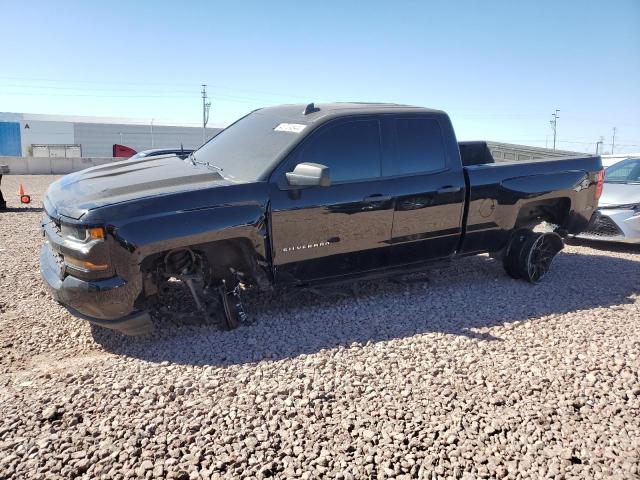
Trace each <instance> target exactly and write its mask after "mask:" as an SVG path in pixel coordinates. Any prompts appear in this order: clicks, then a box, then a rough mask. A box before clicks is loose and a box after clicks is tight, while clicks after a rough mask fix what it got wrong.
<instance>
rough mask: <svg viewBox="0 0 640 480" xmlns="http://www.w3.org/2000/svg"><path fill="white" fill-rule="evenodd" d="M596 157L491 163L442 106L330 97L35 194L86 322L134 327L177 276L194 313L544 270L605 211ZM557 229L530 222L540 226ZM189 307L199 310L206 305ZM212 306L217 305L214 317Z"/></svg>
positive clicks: (263, 114)
mask: <svg viewBox="0 0 640 480" xmlns="http://www.w3.org/2000/svg"><path fill="white" fill-rule="evenodd" d="M603 180H604V174H603V169H602V164H601V159H600V157H598V156H584V157H571V158H563V159H553V160H538V161H535V160H534V161H528V162H513V163H495V162H494V161H493V158H492V156H491V153H490V151H489V149H488V148H487V145H486V143H484V142H461V143H460V144H459V143H458V142H457V140H456V136H455V133H454V130H453V128H452V125H451V122H450V120H449V117H448V116H447V115H446V114H445V113H444V112H442V111H438V110H431V109H426V108H419V107H412V106H403V105H390V104H372V103H369V104H357V103H336V104H326V105H315V104H313V103H311V104H309V105H306V106H305V105H284V106H277V107H271V108H263V109H260V110H256V111H254V112H252V113H250V114H248V115H246V116H245V117H243V118H241V119H240V120H238V121H236V122H235V123H233V124H232V125H231V126H229V127H228V128H226V129H225V130H223V131H222V132H221V133H220V134H218V135H217V136H216V137H214V138H213V139H211V140H210V141H209V142H207V143H206V144H205V145H203V146H202V147H200V149H198V150H196V151H195V152H194V153H192V154H191V155H190V156H189V157H188V158H185V159H180V158H178V157H177V156H174V155H168V156H160V157H152V158H143V159H139V160H134V161H122V162H117V163H111V164H108V165H102V166H97V167H93V168H89V169H86V170H83V171H80V172H77V173H73V174H70V175H67V176H65V177H63V178H61V179H60V180H58V181H56V182H54V183H53V184H52V185H51V186H50V188H49V190H48V192H47V195H46V198H45V200H44V209H45V214H44V217H43V222H42V227H43V233H44V235H45V238H46V241H45V243H44V245H43V247H42V251H41V256H40V265H41V271H42V275H43V277H44V279H45V280H46V283H47V284H48V286H49V287H50V291H51V292H52V295H53V297H54V298H55V299H57V300H58V301H59V302H61V303H62V304H64V305H65V306H67V307H68V308H69V309H70V310H71V311H72V312H73V313H75V314H76V315H78V316H81V317H82V318H85V319H87V320H89V321H90V322H93V323H94V324H97V325H100V326H103V327H108V328H113V329H117V330H120V331H122V332H124V333H127V334H142V333H145V332H147V331H149V330H150V329H151V328H152V325H153V323H152V321H151V316H152V315H153V314H154V312H157V308H158V305H163V303H164V304H166V301H167V295H166V292H167V285H168V283H169V282H174V283H176V282H177V283H178V284H181V285H182V286H181V287H180V288H184V290H183V291H184V292H185V294H187V293H188V295H189V297H188V298H192V299H193V301H191V300H190V302H191V303H192V304H193V305H194V307H193V308H194V311H195V312H196V314H197V315H200V313H201V314H202V315H204V316H205V317H206V316H209V315H213V314H214V312H213V311H214V310H215V309H217V310H216V312H217V313H216V314H218V315H220V312H222V313H224V318H225V319H226V324H227V326H228V327H229V328H233V327H235V326H236V325H238V323H239V322H241V321H242V320H244V318H245V316H246V313H245V310H244V306H243V300H242V297H243V291H244V290H245V289H247V288H249V287H254V288H259V289H269V288H273V287H274V286H277V285H299V286H306V285H312V284H317V283H324V282H342V281H349V280H354V279H361V278H371V277H379V276H385V275H392V274H406V273H410V272H416V271H420V270H423V269H425V268H427V267H428V266H430V265H432V264H434V263H438V264H440V263H442V262H443V261H449V260H451V259H454V258H456V257H463V256H467V255H476V254H480V253H490V254H491V255H492V256H493V257H494V258H497V259H501V260H502V261H503V263H504V268H505V270H506V272H507V274H508V275H510V276H511V277H513V278H520V279H523V280H526V281H529V282H537V281H539V280H540V279H541V278H542V277H543V276H544V275H545V273H546V272H547V271H548V270H549V267H550V265H551V262H552V261H553V259H554V257H555V256H556V254H557V253H558V252H559V251H560V250H561V249H562V248H563V245H564V244H563V240H562V236H563V235H565V234H578V233H580V232H581V231H583V230H584V229H585V228H586V227H587V226H588V224H589V223H590V221H591V219H592V216H593V214H594V212H595V211H596V208H597V206H598V197H599V196H600V193H601V191H602V184H603ZM543 221H545V222H549V223H551V224H554V225H556V226H557V228H556V230H555V231H554V232H542V233H538V232H534V230H533V227H534V226H536V225H537V224H539V223H541V222H543ZM198 312H199V313H198ZM220 316H221V315H220Z"/></svg>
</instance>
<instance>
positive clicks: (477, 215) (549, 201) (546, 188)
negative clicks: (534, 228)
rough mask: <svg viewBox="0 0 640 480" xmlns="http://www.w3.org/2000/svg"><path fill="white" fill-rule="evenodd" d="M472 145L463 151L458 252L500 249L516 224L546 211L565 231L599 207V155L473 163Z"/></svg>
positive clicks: (477, 152) (527, 222) (477, 157)
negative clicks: (462, 210) (464, 196)
mask: <svg viewBox="0 0 640 480" xmlns="http://www.w3.org/2000/svg"><path fill="white" fill-rule="evenodd" d="M473 143H477V144H479V143H483V142H473ZM485 146H486V145H485ZM474 149H475V151H473V152H471V151H470V150H472V149H467V151H466V152H465V154H466V155H467V163H470V165H466V164H465V166H464V171H465V178H466V181H467V185H468V189H467V199H466V202H465V204H466V205H465V216H466V229H465V232H464V235H463V239H462V243H461V248H460V249H459V253H461V254H473V253H478V252H483V251H499V250H501V249H502V248H504V246H505V245H506V243H507V241H508V238H509V234H510V232H511V231H512V230H513V229H514V228H518V227H524V226H527V227H529V226H531V225H533V224H535V223H539V221H540V219H541V218H543V217H545V214H546V216H548V214H549V212H553V215H554V217H555V218H554V223H556V224H558V225H560V226H561V227H562V228H563V229H565V230H567V231H568V232H569V233H574V232H580V231H582V230H583V229H584V228H585V227H586V225H587V224H588V223H589V221H590V219H591V216H592V214H593V212H594V211H595V210H596V208H597V200H596V195H595V189H596V183H597V175H598V172H599V171H600V170H601V169H602V161H601V159H600V157H599V156H582V157H566V158H554V159H539V160H530V161H526V162H500V163H491V162H487V163H477V161H479V160H480V157H481V150H482V149H481V148H480V146H478V145H475V146H474ZM462 150H463V149H461V154H462ZM483 155H484V156H485V159H486V160H488V158H487V155H488V156H490V155H491V153H490V152H488V149H486V152H485V153H484V154H483ZM491 160H493V158H491Z"/></svg>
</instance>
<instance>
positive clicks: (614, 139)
mask: <svg viewBox="0 0 640 480" xmlns="http://www.w3.org/2000/svg"><path fill="white" fill-rule="evenodd" d="M617 130H618V129H617V128H616V127H613V137H611V155H613V149H614V148H615V146H616V131H617Z"/></svg>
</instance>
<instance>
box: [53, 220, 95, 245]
mask: <svg viewBox="0 0 640 480" xmlns="http://www.w3.org/2000/svg"><path fill="white" fill-rule="evenodd" d="M60 232H61V233H62V236H64V237H67V238H71V239H73V240H79V241H81V242H87V241H89V240H101V239H104V237H105V232H104V228H102V227H90V228H87V227H84V226H82V225H70V224H66V223H63V224H61V225H60Z"/></svg>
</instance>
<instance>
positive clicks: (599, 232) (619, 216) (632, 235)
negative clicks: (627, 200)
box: [576, 208, 640, 244]
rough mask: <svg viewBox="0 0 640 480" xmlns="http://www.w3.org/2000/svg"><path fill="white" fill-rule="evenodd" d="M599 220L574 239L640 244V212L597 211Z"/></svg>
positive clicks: (609, 209) (625, 210)
mask: <svg viewBox="0 0 640 480" xmlns="http://www.w3.org/2000/svg"><path fill="white" fill-rule="evenodd" d="M599 213H600V216H599V218H598V219H597V220H596V221H595V222H593V223H591V224H590V225H589V227H588V228H587V229H586V230H585V231H584V232H582V233H581V234H579V235H576V238H582V239H585V240H596V241H603V242H621V243H634V244H635V243H640V212H637V211H634V210H630V209H617V208H606V209H600V210H599Z"/></svg>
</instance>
